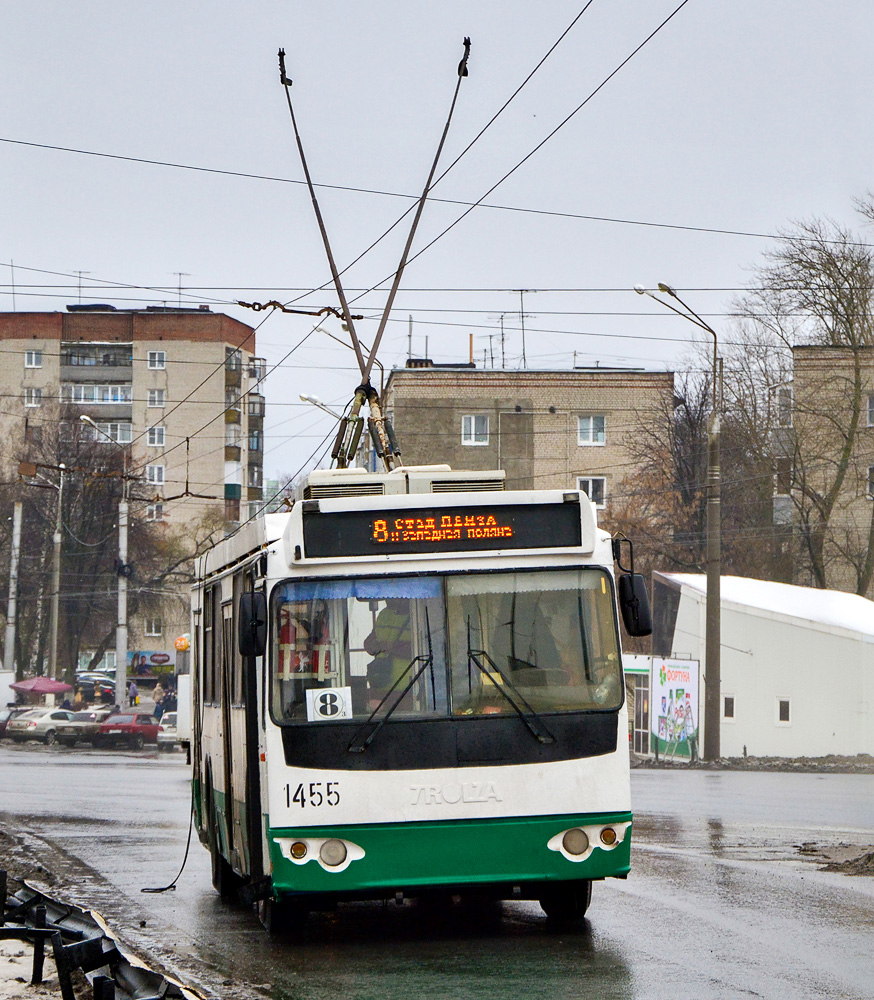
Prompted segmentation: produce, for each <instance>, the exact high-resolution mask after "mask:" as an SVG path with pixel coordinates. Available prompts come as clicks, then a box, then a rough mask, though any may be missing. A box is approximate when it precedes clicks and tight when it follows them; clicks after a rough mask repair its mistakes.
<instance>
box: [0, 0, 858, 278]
mask: <svg viewBox="0 0 874 1000" xmlns="http://www.w3.org/2000/svg"><path fill="white" fill-rule="evenodd" d="M686 2H688V0H686ZM0 142H6V143H10V144H12V145H16V146H28V147H32V148H34V149H48V150H53V151H55V152H62V153H76V154H78V155H81V156H96V157H101V158H103V159H109V160H121V161H124V162H127V163H143V164H146V165H148V166H155V167H169V168H172V169H174V170H191V171H195V172H198V173H206V174H220V175H222V176H225V177H241V178H244V179H248V180H260V181H269V182H271V183H276V184H296V185H305V182H304V181H302V180H298V179H296V178H292V177H274V176H271V175H268V174H253V173H247V172H244V171H240V170H223V169H220V168H217V167H203V166H197V165H194V164H190V163H174V162H172V161H170V160H153V159H148V158H146V157H140V156H123V155H121V154H119V153H104V152H100V151H98V150H93V149H77V148H75V147H72V146H57V145H52V144H50V143H42V142H27V141H25V140H23V139H11V138H8V137H3V136H0ZM314 187H317V188H324V189H325V190H331V191H348V192H351V193H353V194H370V195H378V196H380V197H385V198H403V199H405V200H408V201H415V200H416V199H417V198H418V197H419V196H418V195H414V194H406V193H403V192H400V191H384V190H379V189H377V188H362V187H354V186H352V185H348V184H325V183H320V184H314ZM483 197H484V198H485V197H487V195H484V196H483ZM430 200H431V201H433V202H436V203H439V204H442V205H458V206H465V207H468V206H469V207H470V208H488V209H491V210H493V211H498V212H520V213H523V214H526V215H542V216H548V217H552V218H559V219H579V220H581V221H584V222H605V223H610V224H613V225H623V226H643V227H647V228H651V229H671V230H678V231H680V232H690V233H708V234H712V235H716V236H741V237H748V238H751V239H762V240H779V239H786V240H789V241H791V242H797V243H811V242H818V243H826V244H842V245H846V246H856V247H869V248H874V244H871V243H864V242H861V241H847V242H845V241H842V240H816V239H814V238H813V237H804V236H791V235H786V234H782V233H765V232H759V231H757V230H745V229H727V228H720V227H714V226H692V225H684V224H681V223H671V222H653V221H651V220H645V219H629V218H624V217H621V216H609V215H589V214H584V213H581V212H559V211H554V210H550V209H544V208H526V207H524V206H520V205H498V204H494V203H492V202H486V201H483V200H481V201H477V202H469V201H464V200H462V199H459V198H431V199H430ZM15 266H16V267H18V265H17V264H16V265H15ZM164 291H168V292H170V293H172V292H174V291H175V289H164Z"/></svg>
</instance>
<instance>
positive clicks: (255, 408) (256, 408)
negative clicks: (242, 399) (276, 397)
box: [246, 392, 266, 421]
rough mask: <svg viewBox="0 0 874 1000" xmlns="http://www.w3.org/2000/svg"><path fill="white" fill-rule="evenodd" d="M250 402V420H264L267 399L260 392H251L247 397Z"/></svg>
mask: <svg viewBox="0 0 874 1000" xmlns="http://www.w3.org/2000/svg"><path fill="white" fill-rule="evenodd" d="M246 399H247V400H248V401H249V402H248V414H249V420H250V421H251V420H263V419H264V410H265V408H266V407H265V399H264V397H263V396H262V395H261V393H260V392H250V393H249V395H248V396H247V397H246Z"/></svg>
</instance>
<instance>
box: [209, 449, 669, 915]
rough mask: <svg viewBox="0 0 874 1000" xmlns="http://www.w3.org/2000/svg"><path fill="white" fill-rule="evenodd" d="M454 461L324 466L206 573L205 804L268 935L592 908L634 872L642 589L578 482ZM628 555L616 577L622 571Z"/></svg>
mask: <svg viewBox="0 0 874 1000" xmlns="http://www.w3.org/2000/svg"><path fill="white" fill-rule="evenodd" d="M502 487H503V473H500V472H486V473H483V472H453V471H452V470H450V469H449V468H448V467H446V466H434V467H418V468H414V467H410V468H400V469H395V470H392V471H391V472H386V473H365V472H362V471H361V470H356V469H352V470H349V469H342V470H333V471H323V472H316V473H312V474H311V475H310V477H309V479H308V480H307V482H306V483H305V485H304V487H303V488H302V490H301V496H300V499H299V500H298V501H297V502H295V504H294V505H293V507H292V509H291V510H290V511H289V512H285V513H281V514H269V515H267V516H265V517H263V518H259V519H258V520H256V521H253V522H251V523H249V524H247V525H245V526H244V527H243V528H242V529H241V530H240V531H238V532H237V533H236V534H235V535H234V536H232V537H231V538H229V539H227V540H226V541H224V542H222V543H220V544H218V545H217V546H215V547H214V548H213V549H212V550H210V551H209V552H208V553H207V554H206V555H204V556H203V557H202V558H201V559H200V560H199V563H198V578H197V583H196V587H195V596H194V602H193V616H194V621H193V636H194V647H195V656H194V678H193V684H192V688H193V697H194V713H193V718H194V733H193V762H194V781H195V816H196V822H197V828H198V831H199V834H200V837H201V840H202V841H203V842H204V844H206V845H207V846H208V848H209V850H210V852H211V855H212V872H213V882H214V885H215V887H216V889H217V890H218V891H219V892H220V893H221V894H222V895H223V896H232V895H237V894H239V895H240V896H241V897H242V898H244V899H249V900H251V901H256V900H258V901H259V907H260V909H261V912H262V916H263V917H264V919H265V921H270V920H272V921H276V920H277V919H278V918H279V916H280V914H282V913H284V912H285V913H287V912H297V913H300V912H305V911H306V910H309V909H321V908H325V907H330V906H333V905H335V904H336V903H337V902H342V901H344V900H355V899H364V898H380V897H382V898H386V897H397V896H398V894H403V895H404V896H414V897H415V896H423V895H427V894H431V893H452V894H464V893H466V892H476V893H478V894H479V893H486V894H491V895H493V896H495V897H496V898H500V899H536V900H539V901H540V903H541V905H542V907H543V909H544V910H545V911H546V913H547V914H548V915H550V916H553V917H556V918H560V919H572V918H576V917H579V916H582V914H584V913H585V911H586V907H587V906H588V903H589V900H590V897H591V886H592V882H593V881H595V880H599V879H604V878H608V877H618V878H624V877H625V875H626V874H627V872H628V870H629V851H630V841H631V825H632V815H631V802H630V795H629V759H628V724H627V713H626V705H625V697H624V684H623V676H622V669H621V656H620V645H619V626H618V615H617V612H618V610H619V609H620V608H621V610H622V614H623V617H624V620H625V622H626V626H627V627H628V628H629V629H630V630H631V631H632V632H636V633H637V634H646V631H647V629H648V627H649V610H648V606H647V605H646V594H645V590H644V589H643V586H642V584H643V581H642V578H641V577H640V576H636V575H634V574H633V567H632V572H631V573H628V572H625V573H624V575H621V576H620V577H619V581H618V583H619V587H618V593H617V586H616V580H615V577H614V572H613V565H614V558H615V557H618V555H619V551H618V547H617V543H616V542H613V541H611V539H610V537H609V535H608V534H607V533H606V532H605V531H603V530H601V529H599V528H598V527H597V523H596V518H595V513H594V508H593V505H592V504H591V503H590V502H589V500H588V498H587V497H586V495H585V494H584V493H580V492H577V491H570V492H567V491H561V490H545V491H514V492H511V491H504V490H503V488H502ZM622 568H623V567H622V566H621V564H620V569H622Z"/></svg>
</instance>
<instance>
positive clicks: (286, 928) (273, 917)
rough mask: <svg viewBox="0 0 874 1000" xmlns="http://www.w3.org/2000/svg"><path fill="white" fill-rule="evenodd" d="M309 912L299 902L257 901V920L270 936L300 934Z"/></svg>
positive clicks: (283, 900) (270, 898) (270, 899)
mask: <svg viewBox="0 0 874 1000" xmlns="http://www.w3.org/2000/svg"><path fill="white" fill-rule="evenodd" d="M308 915H309V911H308V910H307V907H306V906H305V905H304V904H303V903H302V902H300V900H297V899H295V900H290V899H274V898H273V897H272V896H268V898H267V899H261V900H259V901H258V919H259V920H260V921H261V926H262V927H263V928H264V930H266V931H267V933H268V934H271V935H280V934H284V935H293V934H300V933H301V932H302V931H303V930H304V928H305V927H306V920H307V916H308Z"/></svg>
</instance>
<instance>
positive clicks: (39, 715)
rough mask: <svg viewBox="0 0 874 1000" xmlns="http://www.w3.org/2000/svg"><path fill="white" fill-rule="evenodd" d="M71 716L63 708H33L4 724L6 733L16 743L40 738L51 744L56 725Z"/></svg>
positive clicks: (55, 732) (54, 736) (55, 734)
mask: <svg viewBox="0 0 874 1000" xmlns="http://www.w3.org/2000/svg"><path fill="white" fill-rule="evenodd" d="M72 717H73V713H72V712H69V711H67V709H65V708H35V709H32V710H31V711H29V712H25V713H24V714H23V715H18V716H16V717H15V718H14V719H11V720H10V721H9V722H8V723H7V724H6V735H7V736H11V737H12V739H13V740H15V742H16V743H22V742H23V741H24V740H42V741H43V743H49V744H52V743H54V742H55V740H56V739H57V738H58V726H59V725H61V724H62V723H64V722H67V721H68V720H69V719H71V718H72Z"/></svg>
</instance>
